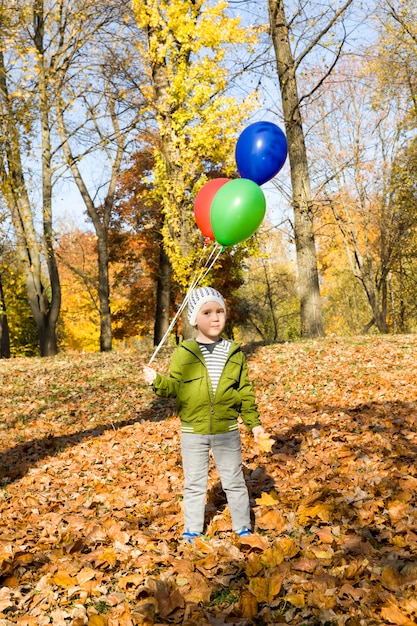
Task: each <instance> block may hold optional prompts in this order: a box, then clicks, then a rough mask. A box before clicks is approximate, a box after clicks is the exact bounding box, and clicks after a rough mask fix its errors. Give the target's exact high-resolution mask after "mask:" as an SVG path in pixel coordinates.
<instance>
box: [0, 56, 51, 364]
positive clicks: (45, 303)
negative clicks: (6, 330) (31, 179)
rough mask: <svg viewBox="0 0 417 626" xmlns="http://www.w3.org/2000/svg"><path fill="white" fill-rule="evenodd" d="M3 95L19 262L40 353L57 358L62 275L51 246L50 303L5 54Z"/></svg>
mask: <svg viewBox="0 0 417 626" xmlns="http://www.w3.org/2000/svg"><path fill="white" fill-rule="evenodd" d="M0 96H1V109H2V113H3V115H2V119H3V137H2V140H3V157H2V162H1V166H0V179H1V183H2V192H3V196H4V199H5V201H6V203H7V206H8V208H9V209H10V213H11V216H12V222H13V227H14V231H15V235H16V247H17V252H18V256H19V261H20V264H21V267H22V268H23V272H24V275H25V278H26V285H27V291H28V299H29V305H30V308H31V311H32V315H33V317H34V320H35V323H36V327H37V330H38V336H39V344H40V352H41V355H42V356H53V355H54V354H56V353H57V341H56V320H57V317H58V313H59V307H60V300H59V280H58V273H57V272H55V273H54V269H53V263H51V257H50V255H49V253H48V245H47V246H46V247H47V266H48V270H51V269H52V274H51V275H50V276H49V278H50V288H51V302H50V301H49V299H48V296H47V292H46V289H45V285H44V284H43V273H44V272H43V268H42V258H41V257H42V255H41V247H40V244H39V242H38V239H37V233H36V229H35V225H34V218H33V213H32V208H31V204H30V200H29V194H28V189H27V186H26V182H25V177H24V173H23V164H22V157H21V144H20V136H19V130H18V127H17V125H16V119H15V116H14V113H13V107H12V101H11V98H10V96H9V92H8V85H7V81H6V68H5V65H4V55H3V53H2V52H1V51H0ZM47 219H49V216H48V217H47ZM55 270H56V265H55ZM54 298H55V301H53V299H54Z"/></svg>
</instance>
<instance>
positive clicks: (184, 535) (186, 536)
mask: <svg viewBox="0 0 417 626" xmlns="http://www.w3.org/2000/svg"><path fill="white" fill-rule="evenodd" d="M200 536H201V534H200V533H193V532H192V531H190V530H186V531H185V532H183V533H182V538H183V539H185V541H188V543H194V539H195V538H196V537H200Z"/></svg>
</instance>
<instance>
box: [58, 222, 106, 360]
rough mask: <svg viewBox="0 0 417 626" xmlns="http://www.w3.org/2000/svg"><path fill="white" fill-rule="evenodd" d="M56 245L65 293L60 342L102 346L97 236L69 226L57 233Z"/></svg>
mask: <svg viewBox="0 0 417 626" xmlns="http://www.w3.org/2000/svg"><path fill="white" fill-rule="evenodd" d="M55 249H56V257H57V260H58V267H59V275H60V277H61V289H62V296H63V297H62V307H61V316H60V321H59V326H58V328H59V336H60V345H61V346H62V348H63V349H70V350H84V351H87V352H90V351H93V350H98V349H99V347H100V323H99V321H100V303H99V299H98V271H97V237H96V236H95V235H94V234H93V233H92V232H89V231H83V230H80V229H78V228H73V227H68V226H67V228H66V230H65V232H63V233H61V234H59V235H58V234H57V241H56V245H55Z"/></svg>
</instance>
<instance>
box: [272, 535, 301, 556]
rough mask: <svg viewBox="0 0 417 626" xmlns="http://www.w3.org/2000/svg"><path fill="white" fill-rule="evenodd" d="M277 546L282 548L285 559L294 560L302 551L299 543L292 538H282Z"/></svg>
mask: <svg viewBox="0 0 417 626" xmlns="http://www.w3.org/2000/svg"><path fill="white" fill-rule="evenodd" d="M277 544H278V545H279V546H280V548H281V550H282V552H283V554H284V557H287V558H289V559H292V558H293V557H294V556H295V555H296V554H297V553H298V552H299V550H300V548H299V546H298V545H297V542H296V541H294V539H291V537H280V538H279V539H277Z"/></svg>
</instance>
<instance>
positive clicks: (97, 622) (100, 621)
mask: <svg viewBox="0 0 417 626" xmlns="http://www.w3.org/2000/svg"><path fill="white" fill-rule="evenodd" d="M106 624H107V620H106V618H105V617H103V616H102V615H90V617H89V618H88V626H106Z"/></svg>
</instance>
